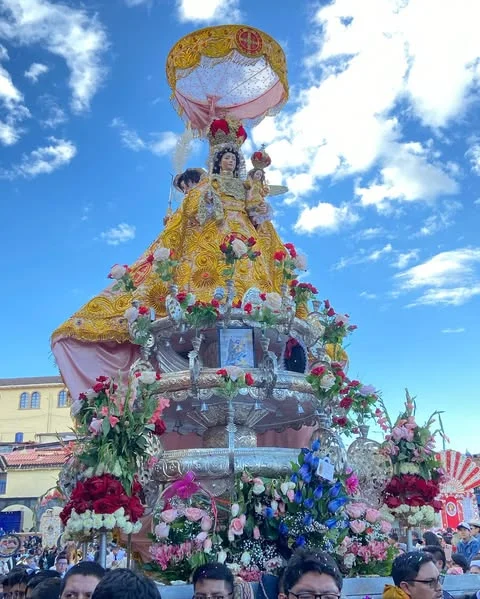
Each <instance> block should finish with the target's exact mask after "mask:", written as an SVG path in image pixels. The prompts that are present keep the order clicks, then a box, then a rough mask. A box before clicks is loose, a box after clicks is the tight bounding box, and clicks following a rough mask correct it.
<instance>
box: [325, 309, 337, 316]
mask: <svg viewBox="0 0 480 599" xmlns="http://www.w3.org/2000/svg"><path fill="white" fill-rule="evenodd" d="M327 316H335V310H334V309H333V308H329V310H328V311H327Z"/></svg>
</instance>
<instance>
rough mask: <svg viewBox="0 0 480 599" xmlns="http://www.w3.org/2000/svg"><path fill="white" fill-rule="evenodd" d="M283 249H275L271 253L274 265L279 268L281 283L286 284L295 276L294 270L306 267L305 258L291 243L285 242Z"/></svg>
mask: <svg viewBox="0 0 480 599" xmlns="http://www.w3.org/2000/svg"><path fill="white" fill-rule="evenodd" d="M284 248H285V249H281V250H277V251H276V252H275V253H274V254H273V259H274V261H275V266H276V267H277V268H278V269H280V270H281V273H282V284H283V285H287V284H288V283H289V281H292V280H293V279H295V278H296V270H297V269H298V270H306V269H307V259H306V257H305V256H304V255H302V254H299V253H298V252H297V250H296V248H295V246H294V245H293V243H286V244H285V245H284Z"/></svg>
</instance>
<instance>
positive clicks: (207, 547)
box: [203, 537, 213, 553]
mask: <svg viewBox="0 0 480 599" xmlns="http://www.w3.org/2000/svg"><path fill="white" fill-rule="evenodd" d="M212 545H213V543H212V539H211V538H210V537H208V538H206V539H205V541H203V550H204V551H205V553H210V551H211V550H212Z"/></svg>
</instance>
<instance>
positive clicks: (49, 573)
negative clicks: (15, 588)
mask: <svg viewBox="0 0 480 599" xmlns="http://www.w3.org/2000/svg"><path fill="white" fill-rule="evenodd" d="M49 578H58V579H60V574H59V573H58V572H57V571H55V570H37V571H36V572H35V573H34V574H31V575H30V576H29V578H28V582H27V588H26V591H25V599H32V593H33V589H34V588H35V587H37V586H38V585H39V584H40V583H41V582H43V581H44V580H48V579H49Z"/></svg>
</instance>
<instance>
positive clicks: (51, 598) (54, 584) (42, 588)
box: [32, 577, 62, 599]
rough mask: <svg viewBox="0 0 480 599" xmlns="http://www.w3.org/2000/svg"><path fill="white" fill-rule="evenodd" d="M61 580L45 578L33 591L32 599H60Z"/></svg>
mask: <svg viewBox="0 0 480 599" xmlns="http://www.w3.org/2000/svg"><path fill="white" fill-rule="evenodd" d="M61 584H62V581H61V579H60V578H58V577H57V578H44V579H43V580H42V582H41V583H40V584H37V586H36V587H35V588H34V589H33V591H32V599H58V597H59V596H60V586H61Z"/></svg>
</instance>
